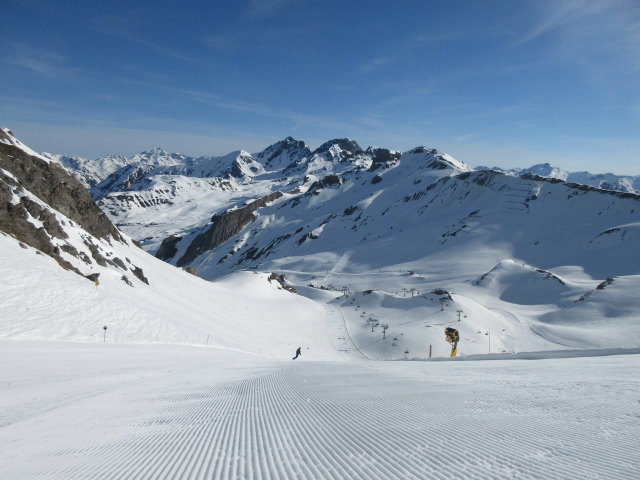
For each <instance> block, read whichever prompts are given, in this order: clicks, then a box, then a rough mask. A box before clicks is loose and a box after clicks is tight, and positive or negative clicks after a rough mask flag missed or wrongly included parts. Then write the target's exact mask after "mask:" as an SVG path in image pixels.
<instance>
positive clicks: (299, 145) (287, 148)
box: [260, 137, 311, 168]
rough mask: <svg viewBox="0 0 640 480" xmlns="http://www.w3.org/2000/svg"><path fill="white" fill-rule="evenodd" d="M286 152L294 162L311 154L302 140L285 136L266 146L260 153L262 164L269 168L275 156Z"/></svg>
mask: <svg viewBox="0 0 640 480" xmlns="http://www.w3.org/2000/svg"><path fill="white" fill-rule="evenodd" d="M286 153H288V154H289V156H290V157H291V158H293V159H294V162H295V160H299V159H301V158H303V157H308V156H309V155H311V150H309V147H307V145H306V144H305V143H304V142H303V141H302V140H296V139H294V138H292V137H287V138H285V139H284V140H282V141H280V142H278V143H274V144H273V145H271V146H270V147H267V148H266V149H265V150H264V151H263V152H262V154H261V155H260V159H261V161H262V162H263V163H264V166H265V167H266V168H269V167H271V164H272V162H273V161H274V160H275V159H276V158H278V157H280V156H281V155H283V154H286Z"/></svg>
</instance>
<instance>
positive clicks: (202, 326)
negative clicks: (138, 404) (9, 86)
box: [0, 129, 335, 358]
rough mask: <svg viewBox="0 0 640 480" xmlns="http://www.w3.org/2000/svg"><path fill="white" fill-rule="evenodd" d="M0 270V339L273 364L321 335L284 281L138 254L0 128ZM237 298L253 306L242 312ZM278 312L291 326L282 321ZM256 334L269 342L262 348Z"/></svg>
mask: <svg viewBox="0 0 640 480" xmlns="http://www.w3.org/2000/svg"><path fill="white" fill-rule="evenodd" d="M0 269H1V271H0V273H1V275H0V278H1V280H0V282H1V287H2V291H3V295H2V297H1V298H0V311H1V312H2V317H1V319H0V338H10V339H29V340H34V339H35V340H45V339H46V340H74V341H97V340H102V338H103V335H104V336H105V338H106V336H107V335H108V336H109V338H110V340H111V341H117V342H144V343H149V342H162V343H181V344H196V345H198V344H199V345H205V344H207V345H210V346H217V347H220V348H224V349H233V350H241V351H245V352H258V351H260V352H261V354H263V355H267V356H276V357H281V356H282V355H283V354H285V355H288V353H289V351H290V350H291V349H292V348H294V344H298V343H299V342H302V341H303V340H304V338H305V337H306V336H307V335H308V334H309V333H310V330H309V328H310V329H311V330H315V333H311V335H316V336H317V335H318V333H319V332H320V333H322V332H323V330H322V328H321V327H320V326H318V325H317V321H316V317H317V316H318V311H320V314H322V309H321V308H320V307H319V306H317V305H315V304H314V303H313V302H312V301H310V300H308V299H306V298H303V297H300V296H297V295H292V294H291V293H290V292H289V291H287V290H286V289H284V288H283V286H287V285H286V284H285V282H284V280H282V281H280V282H279V281H276V280H274V279H271V280H269V279H268V275H267V274H255V275H254V274H247V273H244V274H243V273H239V274H237V275H234V276H232V277H229V278H227V279H226V280H225V281H223V282H217V283H211V282H207V281H205V280H202V279H201V278H198V277H197V276H195V275H193V274H192V273H188V272H186V271H184V270H182V269H178V268H175V267H173V266H171V265H169V264H167V263H165V262H162V261H160V260H158V259H156V258H154V257H153V256H151V255H149V254H148V253H146V252H145V251H144V250H142V249H141V248H139V247H138V246H136V245H135V244H134V242H133V241H132V240H131V239H130V238H128V237H127V236H126V235H125V234H123V233H121V232H120V231H119V230H118V229H117V228H116V227H115V226H114V225H113V224H112V223H111V222H110V220H109V219H108V217H107V216H106V215H105V214H104V212H103V211H101V210H100V208H99V207H98V206H97V205H96V204H95V203H94V202H93V201H92V199H91V197H90V196H89V192H88V191H87V190H86V188H85V187H84V186H83V185H82V184H81V183H80V182H79V181H78V180H77V179H75V178H73V177H72V176H71V175H69V174H68V172H67V171H66V170H64V169H63V168H62V167H60V165H59V164H58V163H57V162H55V161H53V160H52V159H51V158H49V157H46V156H41V155H39V154H37V153H36V152H34V151H33V150H31V149H29V148H28V147H26V146H25V145H23V144H22V143H20V142H19V141H18V140H17V139H15V137H14V136H13V135H12V133H11V132H10V131H9V130H7V129H3V130H0ZM247 295H250V296H251V295H254V296H255V298H253V299H252V301H251V302H250V303H251V305H250V306H245V302H246V298H247ZM283 306H286V308H287V309H291V311H292V312H296V313H295V317H286V318H282V316H281V314H280V308H282V307H283ZM258 319H259V322H258ZM292 322H293V323H292ZM294 326H295V328H294ZM103 327H105V328H104V329H103ZM296 329H297V330H296ZM260 331H263V332H266V331H268V332H269V333H270V334H272V335H275V336H276V337H277V338H274V339H273V340H272V341H270V342H269V343H268V344H267V345H263V339H264V334H260ZM296 331H297V333H296ZM318 338H321V337H318ZM314 347H315V348H314V350H317V354H318V355H320V357H324V358H333V357H334V356H335V350H334V349H333V348H332V346H331V344H330V343H329V342H328V340H326V339H325V340H324V341H323V340H322V339H321V340H320V341H319V342H318V343H317V344H316V345H314ZM285 352H286V353H285Z"/></svg>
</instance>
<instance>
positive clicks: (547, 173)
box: [519, 163, 569, 180]
mask: <svg viewBox="0 0 640 480" xmlns="http://www.w3.org/2000/svg"><path fill="white" fill-rule="evenodd" d="M525 173H532V174H534V175H540V176H541V177H548V178H559V179H560V180H566V179H567V177H568V176H569V172H568V171H567V170H563V169H562V168H558V167H554V166H553V165H550V164H548V163H538V164H536V165H533V166H532V167H529V168H526V169H524V170H522V171H521V172H520V173H519V175H523V174H525Z"/></svg>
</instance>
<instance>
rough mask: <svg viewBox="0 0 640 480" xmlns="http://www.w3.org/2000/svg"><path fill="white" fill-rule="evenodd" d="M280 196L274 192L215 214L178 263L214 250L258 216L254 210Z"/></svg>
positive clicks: (187, 262) (186, 261) (187, 261)
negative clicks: (241, 205) (247, 203)
mask: <svg viewBox="0 0 640 480" xmlns="http://www.w3.org/2000/svg"><path fill="white" fill-rule="evenodd" d="M280 197H282V193H281V192H274V193H272V194H270V195H267V196H265V197H262V198H260V199H259V200H256V201H254V202H251V203H250V204H249V205H245V206H244V207H242V208H237V209H235V210H227V211H226V212H225V213H223V214H222V215H214V216H213V218H212V219H211V221H212V224H211V226H210V227H209V228H208V229H207V230H206V231H205V232H203V233H201V234H200V235H198V236H197V237H196V238H195V239H194V240H193V242H191V244H190V245H189V247H188V248H187V251H186V252H185V254H184V255H183V256H182V257H181V258H180V259H179V260H178V262H177V265H178V266H179V267H182V266H184V265H187V264H189V263H190V262H192V261H193V260H195V259H196V258H197V257H199V256H200V255H202V254H203V253H204V252H207V251H209V250H213V249H214V248H216V247H217V246H218V245H221V244H222V243H224V242H226V241H227V240H229V239H230V238H231V237H233V236H234V235H236V234H237V233H238V232H240V231H241V230H242V229H243V228H244V227H245V226H246V225H248V224H249V223H251V222H252V221H254V220H255V219H256V218H257V217H256V215H255V214H254V213H253V212H255V211H256V210H257V209H259V208H261V207H264V206H265V205H267V204H268V203H271V202H273V201H274V200H276V199H278V198H280Z"/></svg>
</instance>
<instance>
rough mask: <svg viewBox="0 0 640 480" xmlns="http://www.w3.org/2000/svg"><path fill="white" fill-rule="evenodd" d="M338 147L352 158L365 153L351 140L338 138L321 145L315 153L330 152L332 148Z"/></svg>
mask: <svg viewBox="0 0 640 480" xmlns="http://www.w3.org/2000/svg"><path fill="white" fill-rule="evenodd" d="M334 145H337V146H338V147H340V148H341V149H342V150H344V151H345V152H347V153H349V154H350V155H351V156H354V155H357V154H359V153H363V150H362V148H360V145H358V144H357V143H356V142H354V141H353V140H349V139H348V138H336V139H335V140H329V141H328V142H325V143H323V144H322V145H320V146H319V147H318V148H317V149H316V150H315V151H314V152H313V153H314V154H315V153H324V152H328V151H329V149H330V148H331V147H333V146H334Z"/></svg>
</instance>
